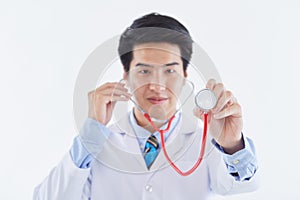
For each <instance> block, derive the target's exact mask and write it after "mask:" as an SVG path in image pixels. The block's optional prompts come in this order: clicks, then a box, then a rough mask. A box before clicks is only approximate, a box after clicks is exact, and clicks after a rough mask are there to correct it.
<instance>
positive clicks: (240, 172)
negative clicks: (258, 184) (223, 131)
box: [212, 137, 257, 181]
mask: <svg viewBox="0 0 300 200" xmlns="http://www.w3.org/2000/svg"><path fill="white" fill-rule="evenodd" d="M243 140H244V144H245V148H243V149H241V150H240V151H237V152H235V153H234V154H232V155H230V154H226V153H225V152H224V150H223V148H222V147H221V146H220V145H219V144H218V143H217V142H216V141H215V140H214V139H213V140H212V143H213V144H214V146H215V147H216V148H217V149H218V150H219V151H220V152H221V153H222V155H223V159H224V161H225V163H226V166H227V169H228V172H229V173H230V174H231V175H232V176H234V177H235V179H236V180H237V181H244V180H249V179H250V178H251V177H252V176H253V175H254V174H255V172H256V170H257V159H256V153H255V147H254V144H253V141H252V140H251V139H249V138H247V137H246V138H244V137H243Z"/></svg>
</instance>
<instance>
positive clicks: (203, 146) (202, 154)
mask: <svg viewBox="0 0 300 200" xmlns="http://www.w3.org/2000/svg"><path fill="white" fill-rule="evenodd" d="M144 117H145V118H146V119H147V120H148V121H149V122H150V124H151V126H152V127H153V128H154V129H155V130H156V131H158V132H159V133H160V138H161V145H162V149H163V152H164V155H165V157H166V158H167V160H168V162H169V163H170V165H171V166H172V167H173V168H174V170H175V171H176V172H177V173H178V174H180V175H181V176H188V175H190V174H192V173H193V172H194V171H195V170H196V169H197V168H198V167H199V165H200V164H201V162H202V160H203V157H204V152H205V146H206V137H207V123H208V121H207V118H208V114H207V113H204V116H203V121H204V128H203V135H202V142H201V150H200V155H199V158H198V160H197V162H196V163H195V164H194V166H193V167H192V168H191V169H189V170H188V171H185V172H183V171H181V170H180V169H179V168H178V167H177V166H176V165H175V164H174V162H173V161H172V160H171V158H170V157H169V155H168V152H167V150H166V147H165V138H164V133H165V132H167V131H169V129H170V127H171V123H172V121H173V119H174V118H175V116H172V117H171V118H170V120H169V122H168V126H167V128H166V129H164V130H159V129H158V128H157V127H156V126H155V124H154V123H153V122H152V120H151V117H150V116H149V115H148V114H147V113H144Z"/></svg>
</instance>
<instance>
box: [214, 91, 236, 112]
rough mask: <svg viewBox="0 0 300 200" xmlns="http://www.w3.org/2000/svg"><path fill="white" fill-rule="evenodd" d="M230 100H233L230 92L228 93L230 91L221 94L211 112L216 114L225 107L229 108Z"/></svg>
mask: <svg viewBox="0 0 300 200" xmlns="http://www.w3.org/2000/svg"><path fill="white" fill-rule="evenodd" d="M232 98H233V95H232V92H230V91H225V92H223V94H222V95H221V97H220V98H219V100H218V103H217V105H216V107H215V108H213V109H212V111H213V112H214V113H217V112H220V111H221V110H223V108H224V107H225V106H231V105H232V104H233V102H232Z"/></svg>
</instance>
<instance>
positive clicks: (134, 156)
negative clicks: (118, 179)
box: [98, 115, 148, 173]
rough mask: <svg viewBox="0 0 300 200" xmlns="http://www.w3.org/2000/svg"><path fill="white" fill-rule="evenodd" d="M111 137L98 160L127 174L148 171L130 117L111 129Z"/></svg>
mask: <svg viewBox="0 0 300 200" xmlns="http://www.w3.org/2000/svg"><path fill="white" fill-rule="evenodd" d="M109 129H110V131H111V135H110V137H109V139H108V140H107V142H106V143H105V145H104V147H103V149H102V151H101V153H100V154H99V155H98V159H100V160H102V161H103V163H104V164H106V165H109V166H110V167H112V168H114V169H117V170H121V171H126V172H133V173H139V172H145V171H148V169H147V166H146V164H145V160H144V158H143V156H142V153H141V150H140V148H139V144H138V141H137V138H136V135H135V133H134V131H133V128H132V126H131V123H130V120H129V116H128V115H127V116H126V117H124V118H122V119H121V120H120V121H119V122H117V123H115V124H113V125H112V126H111V127H109Z"/></svg>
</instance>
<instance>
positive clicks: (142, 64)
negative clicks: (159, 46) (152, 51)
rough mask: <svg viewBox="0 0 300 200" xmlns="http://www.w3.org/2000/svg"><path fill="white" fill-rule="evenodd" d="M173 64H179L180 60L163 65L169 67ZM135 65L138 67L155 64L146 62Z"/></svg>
mask: <svg viewBox="0 0 300 200" xmlns="http://www.w3.org/2000/svg"><path fill="white" fill-rule="evenodd" d="M173 65H179V63H178V62H171V63H167V64H164V65H162V66H163V67H169V66H173ZM135 66H136V67H154V65H151V64H146V63H137V64H136V65H135Z"/></svg>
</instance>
